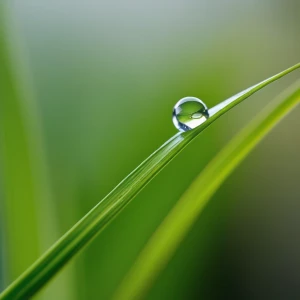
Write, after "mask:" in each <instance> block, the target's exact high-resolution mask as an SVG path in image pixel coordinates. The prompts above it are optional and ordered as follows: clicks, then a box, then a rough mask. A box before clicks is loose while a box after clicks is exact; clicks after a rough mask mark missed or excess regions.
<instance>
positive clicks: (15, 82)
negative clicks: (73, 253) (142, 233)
mask: <svg viewBox="0 0 300 300" xmlns="http://www.w3.org/2000/svg"><path fill="white" fill-rule="evenodd" d="M6 5H8V4H7V3H4V2H2V3H0V150H1V156H0V158H1V175H2V176H1V177H2V178H3V185H2V186H3V193H4V197H3V199H4V203H1V208H2V210H1V215H2V216H1V217H3V224H1V226H2V225H3V226H4V227H5V233H6V235H5V241H6V243H5V246H6V247H7V249H6V251H5V254H7V261H6V263H5V271H6V272H5V273H7V276H6V277H7V279H6V280H9V281H12V280H13V279H15V278H16V277H17V276H19V275H20V274H21V273H22V272H24V270H26V268H28V267H29V266H30V265H31V264H32V263H33V262H34V261H35V260H36V259H37V258H38V257H39V256H40V255H41V253H42V251H44V249H47V248H48V247H49V246H50V245H51V244H52V243H53V242H54V241H55V240H56V239H57V234H58V232H57V230H56V221H55V219H54V214H53V210H52V202H53V201H52V199H51V192H50V190H51V189H50V186H49V183H48V177H47V165H46V161H45V157H44V149H43V146H42V145H43V141H42V134H41V126H40V121H39V119H38V116H39V113H38V112H37V111H36V109H37V108H36V103H35V102H34V97H33V95H32V91H31V89H30V88H29V86H30V84H29V83H28V81H29V78H30V76H29V75H28V74H27V72H26V71H27V68H26V66H25V65H24V57H23V56H22V51H21V48H22V47H20V45H19V44H18V39H17V38H16V37H15V30H14V29H15V28H12V27H13V26H12V25H14V22H13V19H12V16H11V14H10V10H9V8H8V7H6ZM1 246H2V245H1ZM59 284H61V285H62V286H61V287H60V294H62V295H67V292H66V288H67V284H66V282H65V280H62V282H61V283H59ZM51 294H52V297H53V296H54V293H53V291H51ZM68 295H69V294H68Z"/></svg>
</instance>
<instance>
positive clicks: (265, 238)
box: [0, 0, 300, 300]
mask: <svg viewBox="0 0 300 300" xmlns="http://www.w3.org/2000/svg"><path fill="white" fill-rule="evenodd" d="M2 2H6V4H8V9H7V10H6V11H4V12H3V13H2V15H1V18H2V19H3V20H5V22H2V21H1V22H2V23H1V26H2V35H3V36H4V38H3V39H2V40H1V42H3V40H4V39H10V36H5V35H10V34H13V35H14V36H15V40H14V44H13V45H14V49H16V50H17V51H16V52H17V53H16V56H14V57H18V58H19V59H20V61H19V62H18V63H16V64H15V70H16V71H17V73H18V77H19V80H21V81H24V82H26V86H27V89H28V90H30V91H28V95H27V96H26V97H25V98H26V99H30V101H27V100H26V101H25V102H24V103H23V104H22V105H23V113H24V115H23V116H22V118H24V119H25V120H29V123H30V124H31V126H29V127H30V128H31V129H29V130H31V131H30V134H31V139H29V142H28V145H27V146H28V149H29V150H28V149H22V148H20V147H18V143H16V145H14V146H15V148H11V151H12V152H13V153H14V154H13V155H12V156H10V158H8V157H9V155H10V154H7V153H6V152H5V151H4V150H3V149H5V145H4V143H7V141H6V140H5V138H4V139H2V140H1V143H2V145H1V149H2V150H3V151H2V152H0V153H1V159H0V162H1V165H0V171H1V177H0V179H1V184H0V197H1V199H0V200H1V202H0V226H1V248H0V249H1V260H0V266H1V275H0V290H2V289H3V288H4V287H5V286H6V285H7V284H8V283H9V282H11V281H12V280H13V279H14V278H16V276H18V275H19V274H20V273H21V272H22V271H24V269H25V268H26V267H27V266H28V265H30V263H32V262H33V261H34V260H35V259H36V258H37V257H38V256H39V255H40V254H41V253H42V252H43V251H44V250H46V249H47V248H48V247H49V246H50V245H51V244H52V243H53V242H54V241H55V240H56V239H57V238H58V237H60V236H61V235H62V234H63V233H64V232H65V231H66V230H68V229H69V228H70V227H71V226H72V225H73V224H74V223H75V222H76V221H77V220H78V219H79V218H81V217H82V216H83V215H84V214H85V213H87V212H88V211H89V210H90V209H91V208H92V207H93V206H94V205H95V204H96V203H97V202H98V201H99V200H101V198H102V197H104V196H105V195H106V194H107V193H108V192H109V191H110V190H111V189H112V188H113V187H114V186H115V185H116V184H117V183H119V182H120V181H121V180H122V179H123V178H124V177H125V176H126V175H127V174H128V173H129V172H130V171H131V170H133V169H134V168H135V167H136V166H137V165H138V164H139V163H141V162H142V161H143V159H145V158H146V157H147V156H148V155H150V154H151V153H152V152H153V151H154V150H155V149H157V148H158V147H159V146H160V145H161V144H162V143H164V142H165V141H166V140H167V139H168V138H170V137H171V136H172V135H174V134H175V133H176V129H175V128H174V127H173V124H172V121H171V112H172V108H173V105H174V104H175V103H176V102H177V101H178V100H179V99H180V98H182V97H185V96H196V97H199V98H201V99H202V100H203V101H204V102H205V103H206V104H207V105H208V106H209V107H210V106H213V105H215V104H217V103H218V102H219V101H222V100H224V99H226V98H227V97H229V96H231V95H233V94H235V93H237V92H239V91H241V90H242V89H244V88H247V87H248V86H250V85H252V84H254V83H256V82H258V81H260V80H263V79H265V78H266V77H269V76H271V75H273V74H275V73H277V72H279V71H281V70H283V69H285V68H287V67H289V66H291V65H293V64H294V63H297V62H298V61H299V57H300V55H299V54H300V38H299V37H300V18H299V11H300V2H299V1H298V0H285V1H280V0H265V1H259V0H247V1H238V0H228V1H221V0H218V1H209V0H199V1H195V0H194V1H192V0H175V1H168V0H164V1H157V0H154V1H132V0H126V1H102V0H101V1H93V0H87V1H66V0H63V1H62V0H60V1H37V0H27V1H21V0H13V1H2ZM3 24H6V25H3ZM21 69H22V70H24V72H23V71H22V72H21V71H20V70H21ZM3 70H4V68H3V66H1V65H0V72H2V71H3ZM3 74H4V75H3ZM2 75H3V76H5V73H4V71H3V72H2ZM1 78H2V79H3V77H1ZM296 78H299V72H297V71H296V72H294V73H293V74H291V75H288V76H287V77H285V78H283V79H281V80H280V81H278V82H276V83H274V84H272V85H271V86H269V87H267V88H265V89H264V90H263V91H260V92H259V93H258V94H255V95H254V96H252V97H251V98H250V99H248V100H247V101H246V102H244V103H242V104H241V105H239V106H238V107H236V108H234V109H233V110H231V111H230V112H229V113H228V114H226V115H225V116H223V117H222V118H221V119H219V120H218V121H217V122H215V123H214V124H213V125H212V126H210V127H209V128H208V129H207V130H206V131H205V132H203V133H202V134H201V136H199V137H198V138H197V140H196V141H194V142H193V143H192V144H191V145H189V147H187V148H186V149H185V150H184V151H183V152H182V153H180V155H179V156H178V157H176V158H175V159H174V160H173V161H172V162H171V163H170V164H169V165H168V166H167V167H166V168H165V169H164V170H163V171H162V172H161V173H160V174H159V175H158V176H157V177H156V178H155V179H154V180H153V181H152V182H151V183H150V184H149V185H148V186H147V187H146V188H145V189H144V190H143V191H142V192H141V193H140V194H139V195H138V196H137V197H136V198H135V199H134V201H133V202H132V203H131V204H130V205H129V206H128V207H126V209H125V210H124V211H123V212H122V213H121V214H120V215H119V216H118V217H117V218H116V219H115V220H114V221H113V222H112V223H111V224H110V225H109V226H108V227H107V228H106V229H105V230H104V231H103V232H102V233H101V234H100V235H99V236H97V238H96V239H95V240H94V241H93V242H92V243H91V244H90V245H89V246H88V247H87V248H85V250H84V251H82V252H81V253H80V254H79V255H78V256H76V258H75V259H74V260H72V262H71V263H69V264H68V265H67V267H66V268H65V269H64V270H63V271H62V272H61V273H60V274H59V275H58V276H57V277H56V278H55V280H53V281H51V283H50V284H49V285H48V286H47V287H46V289H45V291H44V292H43V293H42V294H41V295H40V296H41V297H44V298H47V297H48V299H54V298H56V299H75V300H79V299H110V298H111V296H112V294H113V291H114V290H115V288H116V287H117V286H118V284H119V283H120V281H121V279H122V278H123V277H124V275H125V274H126V272H127V271H128V269H129V268H130V266H131V264H132V263H133V261H134V260H135V258H136V256H137V254H138V253H139V251H140V250H141V249H142V247H143V246H144V245H145V243H146V241H147V240H148V238H149V237H150V236H151V234H152V233H153V231H154V230H155V228H156V227H157V226H158V224H159V223H160V222H161V221H162V220H163V218H164V216H165V215H166V214H167V212H168V211H169V210H170V209H171V207H172V206H173V205H174V203H176V201H177V200H178V199H179V197H180V196H181V195H182V193H183V192H184V191H185V189H186V188H187V187H188V186H189V184H190V183H191V181H192V180H193V179H194V178H195V176H196V175H197V174H198V173H199V172H200V171H201V170H202V169H203V167H204V166H205V165H206V164H207V162H208V161H209V160H210V159H211V158H213V157H214V155H215V154H216V153H217V152H218V151H219V150H220V149H221V148H222V147H223V146H224V145H225V144H226V143H227V142H228V141H229V139H230V138H231V137H232V136H233V135H234V134H235V133H236V132H237V131H238V130H239V129H240V128H241V127H242V126H243V125H244V124H246V123H247V122H248V121H249V120H250V119H252V118H253V116H254V115H255V114H256V113H257V112H258V111H260V110H261V109H262V107H264V106H265V105H266V104H267V103H268V102H269V101H271V100H272V98H274V97H275V96H276V95H278V94H279V93H280V92H281V91H282V90H283V89H284V88H285V87H287V86H288V85H289V84H290V83H292V82H293V81H294V80H295V79H296ZM3 82H5V81H3ZM0 88H1V89H2V92H1V90H0V109H2V111H5V109H4V108H3V104H5V100H4V98H5V97H7V95H6V94H5V88H4V85H3V84H2V85H1V84H0ZM3 91H4V92H3ZM21 94H22V93H21ZM23 96H24V94H22V97H23ZM6 101H7V99H6ZM1 106H2V107H1ZM7 116H9V118H10V119H9V120H10V121H9V122H6V123H5V122H1V121H3V120H4V119H3V118H4V116H3V115H2V119H1V120H0V126H1V127H2V129H1V130H2V131H6V132H7V133H8V135H9V134H10V132H14V129H11V128H10V127H9V126H8V125H7V124H11V125H10V126H14V125H15V124H16V122H18V121H16V120H15V119H14V118H18V116H14V115H13V114H12V115H7ZM25 123H26V122H25ZM5 126H6V128H3V127H5ZM7 126H8V127H7ZM24 126H25V125H24ZM299 126H300V109H299V108H297V109H296V110H295V111H293V113H291V114H290V115H289V116H288V117H287V118H286V119H285V120H284V121H283V122H282V123H280V125H279V126H277V127H276V128H275V130H273V131H272V133H271V134H270V135H269V136H268V137H267V138H266V139H265V140H264V141H263V142H262V143H261V144H260V145H259V146H258V147H257V148H256V149H255V151H253V152H252V154H251V155H250V156H249V157H248V158H247V160H246V161H245V162H244V163H243V164H242V165H241V166H240V167H239V168H238V169H237V170H236V171H235V172H234V174H233V175H232V176H230V178H229V179H228V180H227V181H226V182H225V183H224V184H223V186H222V187H221V188H220V190H219V191H218V192H217V194H216V195H215V196H214V197H213V199H212V201H211V203H210V204H209V205H208V206H207V208H206V209H205V211H204V213H203V214H202V216H201V218H200V219H199V221H198V222H197V224H196V225H195V226H194V227H193V230H192V231H191V232H190V234H189V236H188V237H187V238H186V239H185V240H184V242H183V243H182V245H181V247H180V249H179V250H178V251H177V253H176V255H175V256H174V258H173V259H172V261H171V262H170V264H169V265H168V266H167V268H166V269H165V270H164V271H163V273H162V274H161V276H160V277H159V279H158V281H157V282H156V284H155V285H154V287H153V288H152V290H151V291H150V293H149V295H148V296H147V298H146V299H174V300H175V299H178V300H182V299H227V298H228V299H298V298H299V297H300V281H299V277H300V256H299V253H300V234H299V228H300V218H299V216H300V188H299V179H300V157H299V153H300V136H299ZM16 128H17V125H16ZM19 128H22V124H21V125H20V126H19ZM12 137H14V135H13V133H12ZM37 140H38V141H37ZM20 145H22V143H21V144H20ZM12 147H13V146H12ZM14 151H15V152H16V153H18V152H20V153H21V154H22V153H26V151H28V152H29V153H31V154H30V155H31V156H32V157H31V158H32V161H34V162H35V170H38V171H36V172H37V173H36V174H38V172H40V176H36V178H37V179H38V180H39V181H38V183H36V182H35V183H34V184H38V185H39V186H40V185H45V186H46V185H47V188H44V189H43V193H44V194H43V195H44V196H43V197H37V196H36V200H35V207H34V211H35V212H34V213H35V215H36V216H38V217H37V218H36V219H34V217H32V215H33V208H32V207H31V206H30V205H29V204H27V202H26V201H27V199H26V197H23V195H24V194H26V193H27V191H26V186H27V185H26V184H25V183H24V184H20V182H21V183H22V182H24V181H23V179H22V176H21V175H20V174H23V178H27V177H26V176H27V175H26V166H25V164H24V165H23V164H22V163H20V161H19V163H18V164H17V163H16V164H17V166H16V165H14V163H13V162H14V161H15V160H14V157H18V154H16V153H15V152H14ZM21 154H20V155H21ZM14 155H15V156H14ZM20 159H21V158H20ZM11 165H14V168H15V169H14V170H15V173H14V172H13V171H11V172H10V171H9V166H11ZM23 167H24V169H23ZM23 171H24V172H23ZM41 174H43V175H41ZM19 175H20V176H19ZM41 178H43V179H41ZM8 183H9V184H8ZM45 193H46V196H45ZM16 194H17V195H19V196H18V197H16V196H15V195H16ZM27 194H28V193H27ZM10 197H12V199H11V198H10ZM18 201H19V204H18ZM31 202H32V201H31ZM12 203H15V204H14V205H11V204H12ZM16 203H17V204H16ZM28 203H29V202H28ZM30 226H32V228H36V233H35V234H36V236H37V237H36V239H37V240H38V242H39V245H40V246H39V248H38V249H36V247H35V246H32V247H34V249H31V248H30V247H31V244H32V245H33V244H34V242H32V241H31V232H28V230H27V229H28V228H31V227H30ZM22 230H23V231H24V232H22ZM26 230H27V231H26ZM18 232H19V233H18ZM32 234H33V233H32ZM20 236H21V238H20Z"/></svg>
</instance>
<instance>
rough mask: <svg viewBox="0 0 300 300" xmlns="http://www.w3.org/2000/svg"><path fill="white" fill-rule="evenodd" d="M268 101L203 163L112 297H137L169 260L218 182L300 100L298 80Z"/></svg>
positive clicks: (217, 186) (149, 285)
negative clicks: (209, 160)
mask: <svg viewBox="0 0 300 300" xmlns="http://www.w3.org/2000/svg"><path fill="white" fill-rule="evenodd" d="M279 100H280V101H277V100H276V101H274V103H273V102H272V103H271V105H270V106H268V107H266V109H264V110H263V111H262V112H261V113H260V114H259V115H258V116H257V117H256V118H255V119H254V120H253V121H252V122H250V124H249V125H248V126H246V127H245V128H244V129H243V130H241V132H240V133H239V134H237V135H236V136H235V137H234V138H233V139H232V140H231V142H229V144H228V145H227V146H225V147H224V148H223V149H222V150H221V151H220V153H219V154H218V155H217V156H215V158H214V159H213V160H212V161H211V162H210V163H209V164H208V165H207V166H206V168H205V169H204V170H203V172H202V173H200V175H199V176H198V177H197V178H196V179H195V180H194V181H193V183H192V184H191V185H190V186H189V188H188V189H187V190H186V192H185V193H184V194H183V196H182V197H181V198H180V200H179V201H178V202H177V204H176V205H175V206H174V208H173V209H172V210H171V212H170V213H169V214H168V215H167V217H166V218H165V220H164V221H163V222H162V223H161V225H160V226H159V227H158V229H157V230H156V231H155V233H154V234H153V235H152V237H151V238H150V239H149V241H148V243H147V244H146V246H145V247H144V249H143V250H142V252H141V253H140V255H139V256H138V258H137V260H136V262H135V264H134V265H133V267H132V269H131V270H130V271H129V273H128V275H127V276H126V277H125V279H124V281H123V282H122V283H121V285H120V287H119V289H118V290H117V292H116V294H115V297H114V299H115V300H131V299H140V298H142V296H145V293H146V292H147V290H148V289H149V288H150V287H151V285H152V284H153V283H154V281H155V279H156V278H157V277H158V275H159V274H160V272H161V271H162V269H163V268H164V266H165V265H166V264H167V263H168V261H169V260H170V259H171V257H172V255H173V254H174V252H175V251H176V249H177V248H178V247H179V246H180V242H181V241H182V240H183V239H184V237H185V236H186V235H187V233H188V231H189V230H190V228H191V227H192V225H193V224H194V222H195V221H196V219H197V218H198V217H199V214H200V213H201V212H202V211H203V209H204V207H205V205H206V203H207V202H208V201H209V200H210V199H211V197H212V196H213V194H214V193H215V192H216V191H217V189H218V188H219V187H220V185H221V184H222V183H223V182H224V181H225V180H226V178H227V177H228V176H229V175H230V174H231V173H232V172H233V171H234V169H235V168H236V167H237V166H238V165H239V164H240V163H241V162H242V161H243V159H245V157H246V156H247V155H248V154H249V153H250V152H251V150H252V149H253V148H254V147H255V146H256V145H257V144H258V143H259V142H260V141H261V140H262V139H263V138H264V137H265V136H266V135H267V134H268V133H269V132H270V130H271V129H272V128H273V127H274V126H275V125H276V124H277V123H278V122H279V121H280V120H281V119H282V118H283V117H284V116H286V115H287V114H288V113H289V112H290V111H291V110H292V109H293V108H295V106H296V105H297V104H298V103H299V102H300V82H297V83H296V84H295V85H293V86H292V87H290V88H289V89H288V90H287V91H286V92H285V93H284V95H282V96H281V97H280V99H279Z"/></svg>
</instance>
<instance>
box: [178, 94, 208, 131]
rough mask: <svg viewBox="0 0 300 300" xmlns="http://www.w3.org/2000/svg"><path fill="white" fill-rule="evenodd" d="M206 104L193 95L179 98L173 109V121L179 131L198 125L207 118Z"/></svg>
mask: <svg viewBox="0 0 300 300" xmlns="http://www.w3.org/2000/svg"><path fill="white" fill-rule="evenodd" d="M208 116H209V115H208V110H207V106H206V105H205V103H204V102H203V101H201V100H200V99H198V98H195V97H185V98H182V99H181V100H179V101H178V102H177V103H176V105H175V106H174V109H173V118H172V120H173V123H174V125H175V127H176V128H177V129H179V130H180V131H188V130H191V129H194V128H196V127H198V126H199V125H200V124H202V123H203V122H205V121H206V120H207V118H208Z"/></svg>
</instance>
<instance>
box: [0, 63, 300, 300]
mask: <svg viewBox="0 0 300 300" xmlns="http://www.w3.org/2000/svg"><path fill="white" fill-rule="evenodd" d="M299 67H300V63H298V64H296V65H294V66H292V67H290V68H288V69H286V70H285V71H283V72H280V73H278V74H277V75H274V76H272V77H270V78H268V79H266V80H264V81H262V82H260V83H258V84H256V85H254V86H252V87H250V88H248V89H246V90H245V91H243V92H241V93H239V94H237V95H235V96H233V97H231V98H229V99H228V100H225V101H224V102H222V103H221V104H219V105H217V106H215V107H213V108H211V109H210V110H209V114H210V117H209V118H208V120H207V121H205V122H204V123H203V124H201V125H200V126H199V127H197V128H196V129H194V130H191V131H188V132H184V133H177V134H176V135H175V136H173V137H172V138H171V139H170V140H168V141H167V142H166V143H165V144H163V145H162V146H161V147H160V148H159V149H158V150H157V151H155V152H154V153H153V154H152V155H151V156H149V157H148V158H147V159H146V160H145V161H144V162H143V163H142V164H141V165H139V166H138V167H137V168H136V169H135V170H134V171H133V172H132V173H130V174H129V175H128V176H127V177H126V178H125V179H124V180H123V181H122V182H121V183H120V184H119V185H118V186H117V187H116V188H115V189H114V190H113V191H112V192H111V193H110V194H108V195H107V196H106V197H105V198H104V199H103V200H102V201H100V202H99V203H98V205H96V206H95V207H94V208H93V209H92V210H91V211H90V212H89V213H88V214H87V215H86V216H84V217H83V218H82V219H81V220H80V221H79V222H78V223H77V224H75V225H74V227H72V228H71V229H70V230H69V231H68V232H67V233H66V234H65V235H64V236H63V237H62V238H61V239H60V240H59V241H58V242H57V243H56V244H54V245H53V247H52V248H50V249H49V250H48V251H47V252H46V253H45V254H44V255H43V256H42V257H41V258H40V259H39V260H38V261H37V262H36V263H35V264H33V265H32V266H31V267H30V268H29V269H28V270H27V271H26V272H25V273H23V274H22V275H21V276H20V277H19V278H18V279H17V280H16V281H15V282H13V283H12V284H11V285H10V286H9V287H8V288H7V289H6V290H5V291H4V292H3V293H2V294H1V295H0V299H15V298H18V297H19V298H22V297H23V298H24V297H27V296H29V295H33V294H34V293H35V292H36V291H37V290H39V289H40V288H41V287H42V286H43V285H44V284H45V283H46V282H47V281H48V280H49V279H50V278H51V277H53V276H54V275H55V274H56V273H57V272H58V271H59V270H60V269H61V268H62V267H63V265H64V264H66V263H67V262H68V261H69V260H70V259H71V258H72V257H73V256H74V255H75V254H76V253H77V252H78V251H79V250H80V249H81V248H82V247H83V246H85V245H86V244H87V243H88V242H89V241H90V240H91V239H92V238H93V237H95V236H96V234H97V233H99V232H100V231H101V230H102V229H103V228H104V227H105V226H106V225H107V224H108V223H109V222H110V221H111V220H112V219H113V218H114V217H115V216H116V215H117V214H118V213H119V212H120V211H121V210H122V209H123V208H124V206H126V205H127V204H128V203H129V202H130V201H131V200H132V199H133V198H134V197H135V196H136V195H137V193H138V192H140V191H141V190H142V188H143V187H144V186H145V185H146V184H147V183H149V181H150V180H151V179H152V178H153V177H154V176H155V175H156V174H157V173H158V172H159V171H161V170H162V169H163V168H164V167H165V166H166V165H167V164H168V163H169V162H170V161H171V160H172V159H173V158H174V157H175V156H176V155H177V154H178V153H179V152H180V151H181V150H182V149H183V148H185V147H186V146H187V145H188V144H189V143H190V142H191V141H192V140H193V139H194V138H196V137H197V136H198V135H199V134H200V133H201V132H202V131H203V130H204V129H205V128H207V127H208V126H209V125H210V124H211V123H213V122H214V121H215V120H216V119H217V118H219V117H220V116H221V115H222V114H224V113H225V112H227V111H228V110H230V109H231V108H232V107H234V106H235V105H237V104H238V103H240V102H241V101H243V100H245V99H246V98H248V97H249V96H250V95H252V94H253V93H255V92H256V91H258V90H260V89H262V88H263V87H265V86H266V85H268V84H270V83H272V82H273V81H275V80H277V79H279V78H281V77H283V76H285V75H286V74H288V73H290V72H292V71H293V70H295V69H297V68H299Z"/></svg>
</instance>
